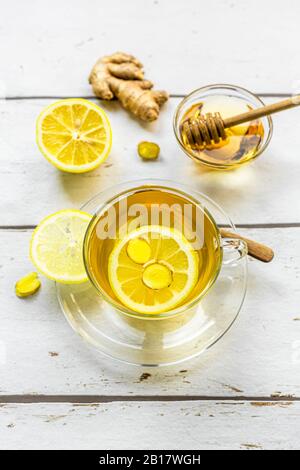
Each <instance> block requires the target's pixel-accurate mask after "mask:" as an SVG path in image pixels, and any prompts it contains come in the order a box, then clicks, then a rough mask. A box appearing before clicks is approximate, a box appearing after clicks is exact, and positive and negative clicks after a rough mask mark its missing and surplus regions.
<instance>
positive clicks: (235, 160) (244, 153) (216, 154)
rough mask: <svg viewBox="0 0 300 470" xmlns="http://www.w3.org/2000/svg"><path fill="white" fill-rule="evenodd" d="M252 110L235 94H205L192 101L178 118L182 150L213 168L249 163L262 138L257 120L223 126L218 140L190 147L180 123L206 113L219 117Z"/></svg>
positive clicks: (255, 153)
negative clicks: (223, 131)
mask: <svg viewBox="0 0 300 470" xmlns="http://www.w3.org/2000/svg"><path fill="white" fill-rule="evenodd" d="M251 109H253V108H252V106H251V105H250V104H249V103H248V102H247V101H245V100H243V99H241V98H238V97H235V96H225V95H224V96H222V95H213V94H212V95H209V96H206V97H205V99H203V100H202V101H199V102H196V103H193V104H192V105H191V106H190V107H189V108H188V109H187V110H186V111H185V113H184V114H183V116H182V118H181V120H180V126H179V131H180V138H181V142H182V145H183V147H184V148H185V150H186V152H187V153H188V154H189V155H190V156H192V157H193V158H195V159H197V160H199V161H200V162H202V163H206V164H207V165H212V166H214V167H215V168H217V167H218V165H219V166H220V169H224V168H226V167H228V168H230V169H231V168H234V167H235V166H239V165H240V164H242V163H246V162H249V161H250V160H252V159H253V158H255V157H256V155H257V154H258V152H259V150H260V147H261V145H262V142H263V139H264V133H265V130H264V125H263V123H262V121H261V120H255V121H252V122H249V123H245V124H240V125H238V126H234V127H231V128H229V129H226V139H225V140H221V141H220V142H219V143H214V142H213V143H212V144H211V145H209V146H208V145H206V146H201V147H200V146H197V147H196V148H194V147H193V148H191V146H190V145H189V143H188V141H187V138H186V135H185V133H184V132H183V130H182V126H183V124H184V123H185V122H186V121H189V120H190V119H195V118H197V117H198V116H201V115H205V114H206V113H215V112H219V113H220V114H221V116H222V118H223V119H225V118H227V117H232V116H235V115H238V114H242V113H245V112H247V111H249V110H251Z"/></svg>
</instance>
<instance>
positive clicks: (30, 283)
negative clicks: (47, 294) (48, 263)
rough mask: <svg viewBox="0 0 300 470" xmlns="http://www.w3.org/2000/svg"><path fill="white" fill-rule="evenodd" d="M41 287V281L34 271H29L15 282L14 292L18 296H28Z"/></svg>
mask: <svg viewBox="0 0 300 470" xmlns="http://www.w3.org/2000/svg"><path fill="white" fill-rule="evenodd" d="M40 287H41V281H40V280H39V278H38V274H37V273H35V272H32V273H29V274H27V275H26V276H24V277H22V278H21V279H19V280H18V281H17V282H16V285H15V292H16V295H17V296H18V297H28V296H29V295H33V294H35V293H36V292H37V291H38V290H39V288H40Z"/></svg>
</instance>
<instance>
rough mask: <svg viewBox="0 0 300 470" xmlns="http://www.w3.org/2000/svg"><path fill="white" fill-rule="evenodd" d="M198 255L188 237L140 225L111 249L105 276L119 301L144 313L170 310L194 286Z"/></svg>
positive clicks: (185, 297) (188, 293)
mask: <svg viewBox="0 0 300 470" xmlns="http://www.w3.org/2000/svg"><path fill="white" fill-rule="evenodd" d="M198 274H199V257H198V255H197V253H196V251H195V250H194V249H193V247H192V245H191V244H190V243H189V242H188V240H187V239H186V238H185V237H184V236H183V235H182V234H181V232H179V231H178V230H175V229H173V228H168V227H163V226H159V225H149V226H143V227H140V228H138V229H136V230H134V231H132V232H130V233H128V234H127V235H126V236H125V237H124V238H123V239H122V240H120V241H119V242H118V243H117V244H116V245H115V247H114V249H113V250H112V252H111V254H110V256H109V260H108V277H109V282H110V285H111V288H112V290H113V292H114V293H115V295H116V297H117V298H118V300H119V301H120V302H121V303H122V304H124V305H125V306H126V307H128V308H130V309H132V310H134V311H136V312H139V313H147V314H149V313H150V314H156V313H161V312H165V311H167V310H171V309H173V308H175V307H176V306H178V305H179V304H181V303H183V302H184V300H185V299H187V297H188V296H189V295H190V293H191V292H192V290H193V289H194V287H195V285H196V283H197V280H198Z"/></svg>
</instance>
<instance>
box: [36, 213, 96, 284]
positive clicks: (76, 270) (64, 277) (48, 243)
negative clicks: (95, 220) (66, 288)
mask: <svg viewBox="0 0 300 470" xmlns="http://www.w3.org/2000/svg"><path fill="white" fill-rule="evenodd" d="M91 218H92V216H91V215H90V214H87V213H86V212H82V211H79V210H74V209H66V210H62V211H59V212H56V213H54V214H52V215H49V216H48V217H46V218H45V219H43V220H42V221H41V223H40V224H39V225H38V226H37V228H36V229H35V230H34V232H33V234H32V238H31V243H30V258H31V260H32V262H33V263H34V265H35V266H36V267H37V269H38V270H39V271H40V272H41V273H42V274H44V275H45V276H46V277H48V278H49V279H53V280H54V281H57V282H62V283H65V284H78V283H81V282H85V281H87V275H86V271H85V267H84V263H83V254H82V251H83V239H84V235H85V232H86V229H87V226H88V224H89V222H90V220H91Z"/></svg>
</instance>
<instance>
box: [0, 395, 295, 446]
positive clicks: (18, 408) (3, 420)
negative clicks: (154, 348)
mask: <svg viewBox="0 0 300 470" xmlns="http://www.w3.org/2000/svg"><path fill="white" fill-rule="evenodd" d="M299 417H300V404H299V402H294V403H293V402H281V403H280V402H277V403H276V402H273V403H269V402H261V403H260V404H258V403H253V402H250V403H249V402H248V403H247V402H231V401H229V402H220V401H215V402H214V401H212V402H210V401H209V402H208V401H196V402H179V403H178V402H177V403H160V402H152V403H141V402H136V403H128V402H119V403H105V404H98V405H97V404H95V405H80V404H79V405H72V404H68V403H63V404H47V403H46V404H30V405H16V404H15V405H4V406H2V408H0V425H1V434H0V448H1V449H51V450H54V449H97V450H101V449H110V450H112V449H126V450H127V449H131V450H132V449H144V450H147V449H162V450H163V449H165V450H168V449H178V450H180V449H181V450H182V449H198V450H202V449H214V450H216V449H243V450H245V449H250V450H253V449H256V450H259V449H277V450H281V449H282V450H293V449H294V450H297V449H298V448H299V431H300V420H299ZM28 429H30V432H28Z"/></svg>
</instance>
